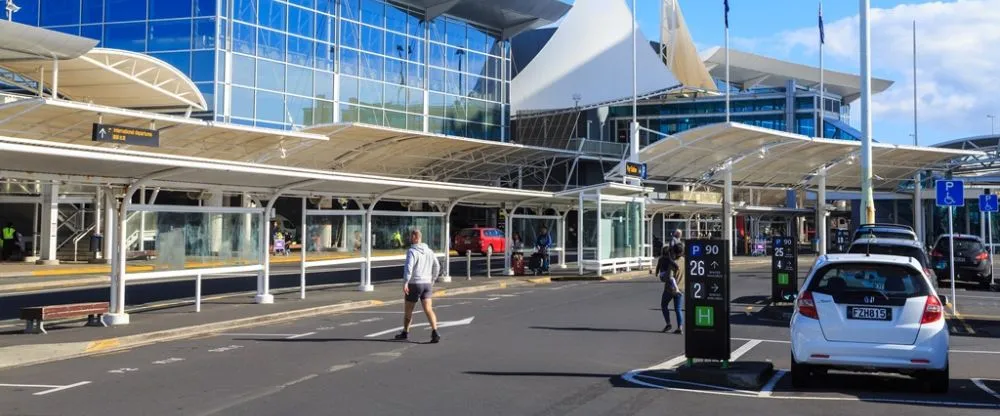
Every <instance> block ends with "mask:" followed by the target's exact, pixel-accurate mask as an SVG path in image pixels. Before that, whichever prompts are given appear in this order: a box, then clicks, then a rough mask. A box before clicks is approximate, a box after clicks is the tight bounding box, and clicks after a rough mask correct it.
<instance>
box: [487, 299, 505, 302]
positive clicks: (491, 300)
mask: <svg viewBox="0 0 1000 416" xmlns="http://www.w3.org/2000/svg"><path fill="white" fill-rule="evenodd" d="M500 299H501V298H489V299H486V300H488V301H490V302H493V301H495V300H500Z"/></svg>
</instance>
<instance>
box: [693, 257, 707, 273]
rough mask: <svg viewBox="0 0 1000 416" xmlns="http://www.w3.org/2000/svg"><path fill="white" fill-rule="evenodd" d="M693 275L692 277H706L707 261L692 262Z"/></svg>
mask: <svg viewBox="0 0 1000 416" xmlns="http://www.w3.org/2000/svg"><path fill="white" fill-rule="evenodd" d="M690 269H691V275H692V276H704V275H705V261H704V260H691V267H690Z"/></svg>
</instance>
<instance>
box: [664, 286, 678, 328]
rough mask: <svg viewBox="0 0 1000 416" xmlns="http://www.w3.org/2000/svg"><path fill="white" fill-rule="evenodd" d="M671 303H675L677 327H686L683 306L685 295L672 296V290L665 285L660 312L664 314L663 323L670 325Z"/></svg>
mask: <svg viewBox="0 0 1000 416" xmlns="http://www.w3.org/2000/svg"><path fill="white" fill-rule="evenodd" d="M670 301H674V314H675V315H677V326H678V327H681V326H684V315H683V313H682V312H681V306H682V304H683V303H684V295H682V294H680V293H678V294H676V295H674V294H672V293H671V291H670V289H669V288H667V287H666V285H664V288H663V294H662V295H661V296H660V312H662V313H663V321H664V322H666V323H667V325H670Z"/></svg>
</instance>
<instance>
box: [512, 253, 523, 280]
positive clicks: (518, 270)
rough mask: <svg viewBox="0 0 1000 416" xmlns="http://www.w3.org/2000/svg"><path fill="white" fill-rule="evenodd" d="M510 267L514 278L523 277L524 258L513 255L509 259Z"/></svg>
mask: <svg viewBox="0 0 1000 416" xmlns="http://www.w3.org/2000/svg"><path fill="white" fill-rule="evenodd" d="M511 267H512V268H513V269H514V275H515V276H524V256H522V255H518V254H515V255H514V256H513V258H512V259H511Z"/></svg>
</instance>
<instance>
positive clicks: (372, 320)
mask: <svg viewBox="0 0 1000 416" xmlns="http://www.w3.org/2000/svg"><path fill="white" fill-rule="evenodd" d="M381 320H382V318H379V317H377V316H376V317H374V318H368V319H362V320H361V322H365V323H368V322H376V321H381Z"/></svg>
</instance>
